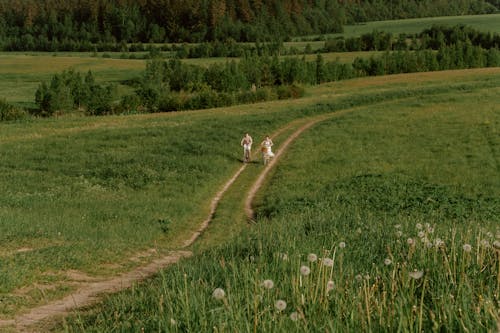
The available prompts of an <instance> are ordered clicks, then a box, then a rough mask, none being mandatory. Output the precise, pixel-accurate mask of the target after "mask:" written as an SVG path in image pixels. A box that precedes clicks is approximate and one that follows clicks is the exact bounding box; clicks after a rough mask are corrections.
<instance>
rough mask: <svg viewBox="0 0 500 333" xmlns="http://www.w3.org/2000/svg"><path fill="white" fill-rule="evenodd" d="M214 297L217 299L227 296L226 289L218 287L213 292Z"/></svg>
mask: <svg viewBox="0 0 500 333" xmlns="http://www.w3.org/2000/svg"><path fill="white" fill-rule="evenodd" d="M212 296H213V298H215V299H217V300H221V299H223V298H224V297H226V293H225V292H224V289H222V288H216V289H215V290H214V292H213V293H212Z"/></svg>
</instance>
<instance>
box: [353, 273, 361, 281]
mask: <svg viewBox="0 0 500 333" xmlns="http://www.w3.org/2000/svg"><path fill="white" fill-rule="evenodd" d="M354 278H355V279H356V281H358V282H361V281H363V276H361V274H358V275H356V276H355V277H354Z"/></svg>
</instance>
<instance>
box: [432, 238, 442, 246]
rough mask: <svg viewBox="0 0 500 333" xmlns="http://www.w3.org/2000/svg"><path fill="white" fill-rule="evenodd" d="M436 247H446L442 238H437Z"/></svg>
mask: <svg viewBox="0 0 500 333" xmlns="http://www.w3.org/2000/svg"><path fill="white" fill-rule="evenodd" d="M434 245H435V246H436V247H442V246H444V241H443V240H442V239H441V238H436V239H435V240H434Z"/></svg>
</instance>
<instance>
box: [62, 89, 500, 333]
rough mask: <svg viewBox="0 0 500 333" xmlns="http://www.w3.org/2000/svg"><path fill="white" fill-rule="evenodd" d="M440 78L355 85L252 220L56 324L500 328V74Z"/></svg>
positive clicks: (293, 152) (308, 136)
mask: <svg viewBox="0 0 500 333" xmlns="http://www.w3.org/2000/svg"><path fill="white" fill-rule="evenodd" d="M462 87H463V86H462ZM433 88H434V89H431V88H427V90H425V92H424V91H421V92H420V93H421V94H420V95H417V96H415V97H412V96H411V95H412V94H408V95H406V94H405V93H403V92H401V91H400V94H401V95H399V96H398V97H394V98H393V99H391V100H386V101H385V102H384V101H383V99H382V100H381V99H379V100H378V101H379V103H373V104H364V103H360V101H361V100H362V97H358V98H359V99H356V98H354V97H353V98H351V99H348V98H346V99H345V100H344V103H345V105H349V103H352V104H351V105H358V107H357V109H356V111H355V112H352V113H348V114H345V115H343V116H342V117H335V118H332V119H331V120H329V121H324V122H322V123H320V124H319V125H317V126H315V127H314V128H312V129H311V130H310V131H308V132H307V133H305V134H303V136H301V137H300V138H299V139H298V140H297V141H296V142H295V143H294V144H293V145H292V147H291V149H290V151H288V152H287V154H286V155H285V156H284V159H283V160H282V161H281V163H280V164H279V166H278V168H277V169H276V170H275V172H274V173H273V177H272V178H271V179H270V180H269V182H268V183H267V186H266V187H265V189H264V190H263V191H262V194H261V197H260V199H259V200H258V202H257V207H256V208H257V217H258V220H257V224H255V225H253V227H252V228H251V229H250V230H249V229H247V231H246V233H245V234H242V235H240V237H238V238H237V239H235V240H233V241H231V242H229V243H227V244H225V245H222V246H220V247H218V248H214V249H211V250H207V251H204V252H203V253H201V254H199V255H197V256H195V257H193V258H192V259H188V260H185V261H183V262H182V263H180V264H179V265H177V266H176V267H172V268H170V269H167V270H164V271H162V272H161V273H160V274H159V276H158V277H157V278H155V279H154V280H153V281H150V282H148V283H147V284H144V285H138V286H136V287H135V288H133V289H132V290H129V291H126V292H122V293H120V294H118V295H115V296H113V297H109V298H108V299H106V300H105V301H104V303H103V304H102V305H100V306H98V307H95V308H93V309H90V310H88V311H87V312H86V313H80V314H79V315H77V316H74V317H72V318H68V319H67V320H66V321H65V322H64V323H62V324H61V326H58V328H57V329H58V330H65V331H67V332H80V331H85V332H101V331H141V330H144V331H160V332H177V331H207V330H208V331H239V332H283V331H292V332H304V331H311V332H324V331H332V332H343V331H349V332H359V331H426V332H427V331H484V332H487V331H494V330H495V329H496V325H497V321H498V318H499V312H498V309H499V299H498V294H499V291H500V285H499V283H500V252H499V251H500V249H499V247H500V229H499V227H498V226H499V222H500V221H499V216H500V214H499V212H500V202H499V200H498V197H499V194H500V193H499V191H500V190H499V189H500V186H499V185H500V177H499V175H498V162H497V161H498V160H499V156H498V152H497V151H496V150H495V148H494V147H496V146H497V145H498V144H499V137H498V135H497V132H496V131H497V130H496V128H498V125H499V124H500V118H499V115H500V113H499V112H498V111H499V110H498V105H499V104H498V101H499V100H498V97H497V96H498V93H499V90H498V86H496V87H489V88H488V89H482V88H478V89H469V88H468V89H465V90H464V89H462V88H458V89H456V88H457V86H454V87H453V88H452V87H450V86H449V85H446V84H445V85H443V86H442V87H441V90H440V89H436V88H437V87H433ZM470 88H471V87H470ZM392 94H393V95H397V93H396V92H395V91H393V92H392ZM382 95H383V94H379V95H375V96H376V97H375V96H371V97H369V96H365V99H364V101H365V102H366V101H370V100H371V99H370V98H373V100H372V101H374V100H377V98H381V96H382ZM387 95H390V93H387ZM478 101H480V103H478ZM358 103H359V104H358ZM338 104H340V101H339V103H332V104H331V105H330V106H329V108H330V110H335V109H336V108H337V107H339V105H338ZM345 107H348V106H345ZM315 111H317V108H311V109H309V111H304V112H305V113H309V114H311V113H314V112H315ZM277 148H278V149H279V147H277ZM214 227H216V226H214Z"/></svg>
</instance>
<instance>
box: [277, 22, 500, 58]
mask: <svg viewBox="0 0 500 333" xmlns="http://www.w3.org/2000/svg"><path fill="white" fill-rule="evenodd" d="M458 24H463V25H468V26H471V27H473V28H475V29H477V30H479V31H489V32H492V33H500V14H490V15H464V16H443V17H428V18H416V19H406V20H393V21H375V22H366V23H365V24H357V25H347V26H345V27H344V32H343V33H341V34H329V35H323V36H322V37H323V38H334V37H340V36H343V37H346V38H349V37H359V36H361V35H363V34H366V33H370V32H372V31H373V30H378V31H385V32H390V33H392V34H394V35H398V34H400V33H405V34H415V33H419V32H421V31H422V30H424V29H427V28H430V27H431V26H433V25H446V26H455V25H458ZM315 37H318V36H310V37H308V38H309V39H313V38H315ZM296 39H297V41H295V42H288V43H285V45H286V46H288V47H290V46H294V47H296V48H297V49H299V50H303V49H304V48H305V47H306V45H307V44H310V46H311V48H312V49H319V48H321V47H322V46H323V42H322V41H300V40H301V37H298V38H296Z"/></svg>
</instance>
